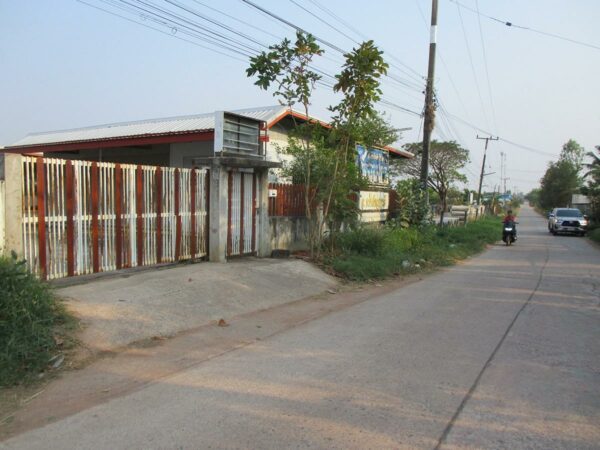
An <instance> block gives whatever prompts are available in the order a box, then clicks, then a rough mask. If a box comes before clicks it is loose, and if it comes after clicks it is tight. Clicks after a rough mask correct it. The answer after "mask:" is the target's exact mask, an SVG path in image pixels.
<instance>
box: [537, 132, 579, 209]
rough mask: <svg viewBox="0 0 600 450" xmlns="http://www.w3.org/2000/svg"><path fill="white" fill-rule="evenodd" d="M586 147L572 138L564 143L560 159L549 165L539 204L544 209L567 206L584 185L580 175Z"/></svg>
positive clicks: (542, 184)
mask: <svg viewBox="0 0 600 450" xmlns="http://www.w3.org/2000/svg"><path fill="white" fill-rule="evenodd" d="M584 155H585V149H584V148H583V147H581V146H580V145H579V144H578V143H577V142H576V141H574V140H573V139H570V140H569V141H568V142H567V143H566V144H564V145H563V147H562V151H561V153H560V157H559V159H558V161H556V162H552V163H550V164H549V165H548V169H547V170H546V173H545V174H544V176H543V177H542V179H541V183H540V184H541V185H540V195H539V202H540V203H539V204H540V206H541V207H542V208H543V209H551V208H554V207H555V206H567V205H568V204H569V203H570V202H571V197H572V195H573V194H574V193H576V192H577V191H578V190H579V189H580V188H581V187H582V186H583V178H582V177H581V175H580V172H581V169H582V167H583V157H584Z"/></svg>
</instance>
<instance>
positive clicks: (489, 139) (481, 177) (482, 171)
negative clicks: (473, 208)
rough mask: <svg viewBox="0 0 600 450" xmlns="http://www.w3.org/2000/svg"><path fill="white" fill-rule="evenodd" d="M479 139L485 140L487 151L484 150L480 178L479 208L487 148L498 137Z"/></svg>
mask: <svg viewBox="0 0 600 450" xmlns="http://www.w3.org/2000/svg"><path fill="white" fill-rule="evenodd" d="M477 139H482V140H485V149H484V150H483V163H482V164H481V176H480V177H479V190H478V191H477V207H478V208H479V206H480V205H481V186H483V177H484V176H485V158H486V157H487V148H488V143H489V141H497V140H498V138H497V137H492V136H489V137H479V135H477Z"/></svg>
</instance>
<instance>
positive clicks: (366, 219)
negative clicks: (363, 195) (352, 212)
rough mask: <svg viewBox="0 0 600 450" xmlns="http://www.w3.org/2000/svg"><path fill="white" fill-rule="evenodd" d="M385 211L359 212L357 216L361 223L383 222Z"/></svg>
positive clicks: (385, 217)
mask: <svg viewBox="0 0 600 450" xmlns="http://www.w3.org/2000/svg"><path fill="white" fill-rule="evenodd" d="M387 215H388V213H387V211H367V212H361V213H360V215H359V217H360V221H361V222H362V223H372V222H384V221H385V220H386V219H387Z"/></svg>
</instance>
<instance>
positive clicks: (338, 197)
mask: <svg viewBox="0 0 600 450" xmlns="http://www.w3.org/2000/svg"><path fill="white" fill-rule="evenodd" d="M269 50H270V51H269V52H263V53H261V54H260V55H258V56H255V57H253V58H251V59H250V66H249V68H248V69H247V70H246V73H247V75H248V76H249V77H250V76H255V75H256V76H257V80H256V82H255V84H256V85H257V86H259V87H260V88H261V89H265V90H266V89H269V88H270V87H272V86H275V88H276V90H275V92H274V94H273V95H274V96H276V97H278V98H279V99H280V102H281V103H283V104H286V105H288V106H289V107H290V108H292V107H293V106H294V105H295V104H297V103H300V104H301V105H302V106H303V108H304V112H305V114H306V117H310V114H309V106H310V101H311V96H312V93H313V90H314V88H315V84H316V82H317V81H318V80H319V79H320V76H319V75H318V74H317V73H315V72H314V71H313V70H311V63H312V60H313V58H314V57H316V56H319V55H321V54H323V50H321V49H320V47H319V46H318V45H317V44H316V42H315V40H314V38H313V37H312V36H311V35H305V34H303V33H301V32H298V33H297V34H296V42H295V43H293V44H292V42H291V41H289V40H288V39H284V40H283V41H282V42H281V44H278V45H273V46H271V47H269ZM382 55H383V53H382V52H381V51H379V50H378V49H377V47H375V45H374V44H373V41H367V42H364V43H362V44H361V45H360V46H358V47H357V48H354V49H353V50H352V51H351V52H350V53H347V54H345V55H344V58H345V63H344V65H343V67H342V70H341V72H340V73H339V74H338V75H336V77H335V78H336V83H335V85H334V86H333V90H334V92H338V93H341V94H342V97H341V100H340V102H339V104H337V105H336V106H333V107H330V110H331V111H332V112H333V113H334V116H333V120H332V124H331V127H323V126H322V125H320V124H315V123H312V122H311V121H310V120H309V121H308V123H305V124H303V125H301V126H300V125H297V126H296V127H295V128H296V130H295V131H294V132H293V133H291V134H290V137H289V139H288V146H287V147H286V148H284V149H281V150H282V151H284V152H285V153H287V154H289V155H291V156H293V159H292V161H291V162H290V163H289V164H287V166H286V167H284V171H285V173H286V174H288V175H289V176H291V177H292V179H293V181H294V182H295V183H301V184H304V186H305V203H306V216H307V218H308V220H309V243H310V251H311V256H312V257H318V255H319V251H320V248H321V243H322V238H323V234H324V233H323V232H324V225H325V223H327V224H329V226H330V229H332V230H334V229H335V227H336V224H339V223H341V222H348V221H351V219H352V218H356V216H357V208H356V204H355V202H354V201H351V200H350V199H349V195H350V194H351V193H352V192H353V191H356V190H358V189H360V188H361V187H363V186H364V185H365V180H364V179H363V178H362V176H361V175H360V173H359V172H358V169H357V167H356V150H355V144H356V143H358V142H360V143H363V144H365V145H368V146H369V145H373V144H378V145H387V144H389V143H391V142H393V141H394V140H395V139H396V137H397V133H396V132H395V131H394V130H393V129H392V127H391V126H390V125H389V124H388V123H387V122H386V121H385V120H384V119H383V118H382V117H381V116H380V115H379V114H378V113H377V111H376V110H375V109H374V104H375V103H376V102H377V101H378V100H379V99H380V96H381V90H380V89H379V79H380V78H381V76H382V75H384V74H385V73H386V71H387V67H388V66H387V64H386V63H385V61H384V60H383V56H382ZM316 206H320V207H321V211H322V213H321V214H319V213H315V212H314V211H315V209H316V208H315V207H316Z"/></svg>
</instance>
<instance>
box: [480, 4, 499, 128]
mask: <svg viewBox="0 0 600 450" xmlns="http://www.w3.org/2000/svg"><path fill="white" fill-rule="evenodd" d="M475 5H476V8H477V12H479V0H475ZM477 22H478V23H479V37H480V39H481V50H482V53H483V64H484V67H485V78H486V80H487V87H488V94H489V97H490V106H491V108H492V122H493V124H494V128H495V130H496V134H498V123H497V121H496V108H495V106H494V95H493V93H492V83H491V82H490V71H489V69H488V60H487V54H486V49H485V40H484V39H483V27H482V26H481V15H479V14H477Z"/></svg>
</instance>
